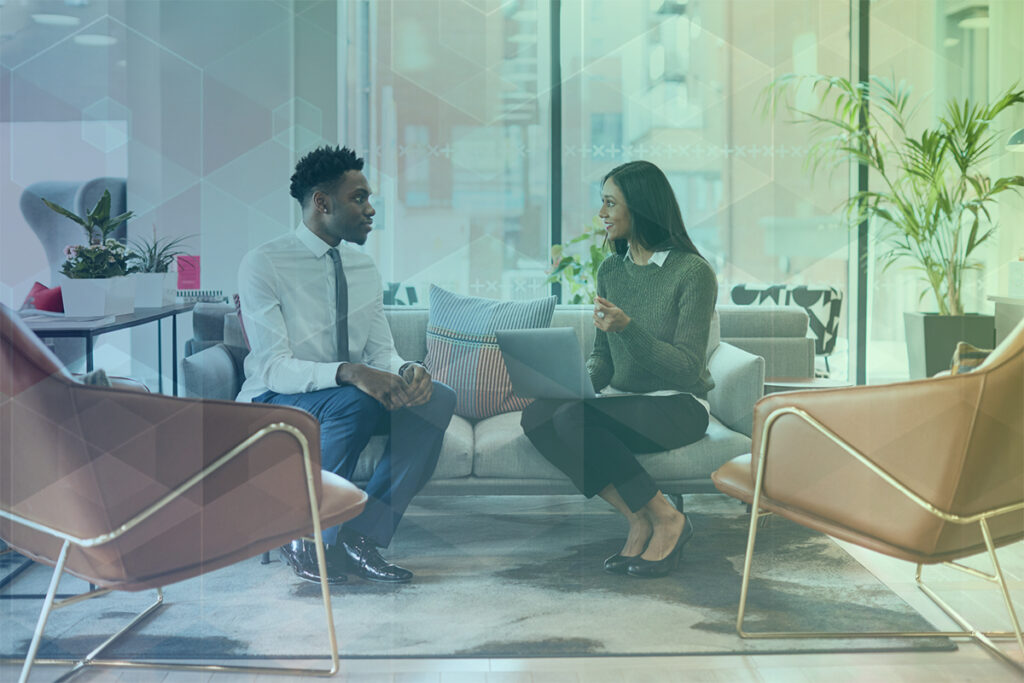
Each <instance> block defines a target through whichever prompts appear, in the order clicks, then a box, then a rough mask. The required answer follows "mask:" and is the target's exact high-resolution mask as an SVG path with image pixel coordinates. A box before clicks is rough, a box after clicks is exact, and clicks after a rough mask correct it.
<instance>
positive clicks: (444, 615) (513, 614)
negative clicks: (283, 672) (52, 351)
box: [0, 494, 955, 658]
mask: <svg viewBox="0 0 1024 683" xmlns="http://www.w3.org/2000/svg"><path fill="white" fill-rule="evenodd" d="M686 512H687V514H690V515H691V519H692V521H693V524H694V527H695V530H696V536H695V537H694V539H693V540H692V541H691V542H690V544H689V545H688V546H687V547H686V553H685V555H684V558H683V562H682V564H681V565H680V568H679V570H678V571H677V572H675V573H674V574H672V575H670V576H669V577H668V578H664V579H655V580H642V579H633V578H629V577H623V576H614V575H610V574H606V573H605V572H604V571H602V569H601V562H602V561H603V559H604V558H605V557H606V556H608V555H611V554H613V553H614V552H616V551H617V550H618V549H619V548H620V546H621V543H622V539H623V538H624V534H625V523H624V522H623V521H622V520H621V518H619V517H618V515H617V514H616V513H614V512H613V511H612V510H611V509H610V508H609V507H608V506H607V505H605V504H604V503H603V502H602V501H600V500H593V501H584V500H583V499H582V498H581V497H566V496H547V497H540V496H537V497H529V496H524V497H461V498H422V499H421V500H420V501H418V502H417V503H416V505H415V506H414V508H412V509H410V511H409V513H408V514H407V516H406V518H405V520H404V521H403V522H402V526H401V528H400V530H399V533H398V535H397V537H396V538H395V541H394V543H393V544H392V547H391V548H390V549H388V550H387V551H386V553H385V554H386V556H387V557H388V558H389V559H392V560H394V561H396V562H398V563H399V564H402V565H403V566H406V567H408V568H410V569H412V570H413V571H415V572H416V578H415V580H414V581H413V582H412V583H410V584H407V585H402V586H387V585H380V584H372V583H368V582H365V581H362V580H359V579H356V578H355V577H350V580H349V583H348V584H345V585H341V586H336V587H334V588H333V591H332V601H333V606H334V612H335V617H336V623H337V627H338V637H339V642H340V645H341V650H342V653H343V654H344V655H345V656H350V657H403V656H410V657H432V656H443V657H535V656H537V657H548V656H550V657H572V656H584V655H586V656H593V655H655V654H658V655H684V654H730V653H754V652H758V653H769V652H788V653H792V652H809V651H815V652H820V651H845V652H850V651H864V650H897V649H918V650H923V649H943V650H948V649H953V648H954V647H955V646H954V645H953V644H952V643H951V642H950V641H946V640H940V639H919V640H913V641H906V640H903V641H896V640H894V641H867V640H859V641H854V640H838V641H794V640H791V641H757V640H754V641H749V640H748V641H745V640H742V639H741V638H739V637H738V636H737V635H736V633H735V630H734V624H735V619H736V606H737V603H738V599H739V588H740V577H741V572H742V565H743V553H744V549H745V545H746V534H747V520H748V519H749V518H748V516H747V515H746V513H745V510H744V506H743V505H741V504H739V503H738V502H736V501H734V500H732V499H729V498H726V497H724V496H719V495H713V494H708V495H697V496H688V497H687V498H686ZM271 555H272V560H273V561H272V563H271V564H269V565H261V564H260V563H259V560H258V558H253V559H251V560H247V561H245V562H241V563H239V564H237V565H234V566H232V567H228V568H225V569H222V570H220V571H217V572H214V573H211V574H208V575H206V576H204V577H200V578H197V579H193V580H190V581H186V582H183V583H179V584H175V585H172V586H169V587H168V588H167V589H166V590H165V595H166V603H165V606H164V607H163V608H162V609H161V610H160V611H159V612H158V613H157V614H156V615H155V616H154V617H152V618H151V619H150V620H149V621H147V622H146V623H145V624H144V626H143V627H142V628H141V629H139V630H138V631H137V632H136V634H134V635H131V636H129V637H127V638H126V639H124V641H123V643H122V644H121V645H119V646H118V647H117V648H116V649H114V650H113V651H112V652H111V655H114V654H116V655H120V656H131V657H151V658H180V657H187V658H195V657H209V658H233V657H240V658H254V657H287V656H319V655H324V654H325V653H326V652H327V635H326V629H325V627H324V618H323V607H322V601H321V599H320V593H319V590H320V589H319V586H318V585H314V584H309V583H305V582H302V581H300V580H298V579H297V578H296V577H295V576H294V575H293V574H292V573H291V570H290V569H289V568H288V567H287V566H285V565H284V564H283V563H282V562H281V561H280V560H279V558H278V557H277V553H276V552H273V553H271ZM2 571H3V568H2V567H0V572H2ZM754 575H755V577H756V578H755V580H753V581H752V583H751V593H750V600H749V608H748V615H749V616H748V620H747V628H748V630H751V631H756V630H758V629H764V630H836V631H844V630H858V629H870V630H916V631H921V630H926V631H927V630H932V626H931V625H930V624H929V623H928V622H926V621H925V620H924V619H923V618H922V617H921V616H919V615H918V614H917V613H916V612H914V611H913V610H912V609H911V608H910V607H909V606H908V605H907V604H906V603H905V602H904V601H903V600H901V599H900V598H899V597H897V596H896V595H894V594H893V593H892V592H891V591H889V590H888V589H887V588H886V587H885V586H884V585H882V584H881V583H880V582H878V581H877V580H876V579H875V578H874V577H873V576H872V575H871V574H870V573H869V572H867V571H866V570H865V569H864V568H863V567H862V566H861V565H860V564H859V563H857V562H856V561H855V560H853V559H852V558H851V557H850V556H849V555H847V553H846V552H845V551H843V550H842V549H841V548H840V547H839V546H838V545H836V544H835V543H834V542H833V541H831V540H830V539H829V538H827V537H825V536H822V535H820V534H815V533H812V532H810V531H808V530H806V529H804V528H803V527H800V526H797V525H795V524H792V523H790V522H787V521H785V520H782V519H778V518H769V522H768V524H767V526H766V527H765V528H764V529H762V530H761V532H760V533H759V535H758V554H757V555H756V556H755V560H754ZM48 577H49V569H48V568H44V567H39V566H34V567H32V568H31V569H30V570H29V571H28V572H26V573H25V574H24V575H23V576H22V577H19V578H18V579H17V580H16V581H15V582H14V583H13V584H12V585H11V586H9V587H8V588H6V589H5V591H4V593H5V594H7V595H10V594H15V593H35V592H40V593H41V592H44V591H45V590H46V583H47V580H48ZM82 589H84V584H83V583H82V582H80V581H78V580H75V579H66V580H65V581H64V583H63V584H62V586H61V592H67V593H70V592H77V591H80V590H82ZM152 596H153V593H152V592H147V593H141V594H123V595H122V594H111V595H107V596H104V597H100V598H96V599H95V600H91V601H86V602H85V603H83V604H79V605H73V606H70V607H67V608H65V609H62V610H59V611H58V612H56V613H55V614H54V615H53V617H52V618H51V620H50V623H49V625H48V627H47V634H48V637H47V638H46V639H45V640H44V642H43V645H42V648H41V650H40V656H42V657H46V656H66V655H67V654H72V655H82V654H84V653H85V652H88V651H89V650H90V649H91V648H92V647H95V645H97V644H98V643H99V642H102V640H103V639H104V637H105V636H106V635H109V634H110V633H112V632H114V631H115V630H117V629H118V628H120V626H121V625H122V624H123V623H125V622H127V621H128V619H129V618H130V617H131V616H132V615H133V614H134V613H135V612H136V611H138V610H140V609H141V608H143V607H144V606H145V605H147V604H148V603H149V602H150V601H152ZM39 606H40V601H39V600H12V599H4V600H2V601H0V610H2V611H3V614H2V619H3V623H4V628H3V629H2V633H0V651H2V652H3V653H4V654H5V655H7V656H11V655H14V656H18V655H22V654H23V653H24V652H25V650H26V649H27V644H28V639H29V638H30V636H31V633H32V629H33V627H34V625H35V620H36V617H37V615H38V609H39Z"/></svg>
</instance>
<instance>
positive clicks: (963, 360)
mask: <svg viewBox="0 0 1024 683" xmlns="http://www.w3.org/2000/svg"><path fill="white" fill-rule="evenodd" d="M990 353H992V349H979V348H978V347H977V346H971V345H970V344H968V343H967V342H957V344H956V351H954V352H953V362H952V363H951V364H950V370H951V371H952V374H954V375H962V374H963V373H965V372H970V371H971V370H973V369H974V368H976V367H978V366H979V365H981V364H982V363H984V362H985V359H986V358H988V354H990Z"/></svg>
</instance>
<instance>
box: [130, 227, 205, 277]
mask: <svg viewBox="0 0 1024 683" xmlns="http://www.w3.org/2000/svg"><path fill="white" fill-rule="evenodd" d="M191 238H192V235H185V236H183V237H176V238H174V239H163V238H160V237H157V236H156V226H153V240H152V241H149V240H147V239H145V238H142V239H139V240H129V242H128V246H129V252H128V262H129V268H128V272H129V273H166V272H168V270H170V267H171V265H172V264H173V263H174V259H175V258H176V257H178V256H180V255H181V254H184V253H186V252H185V250H184V249H181V248H180V247H181V246H182V245H183V244H184V243H186V242H187V241H188V240H189V239H191Z"/></svg>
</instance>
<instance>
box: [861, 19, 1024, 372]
mask: <svg viewBox="0 0 1024 683" xmlns="http://www.w3.org/2000/svg"><path fill="white" fill-rule="evenodd" d="M1022 28H1024V4H1022V3H1020V2H1017V0H914V2H899V1H889V2H873V3H871V24H870V60H869V64H870V70H871V73H872V74H877V75H879V76H882V77H886V78H894V79H895V80H896V81H904V82H905V83H906V85H907V86H909V88H910V91H911V97H912V104H914V105H916V106H918V107H919V110H918V111H917V113H916V115H915V116H914V118H913V119H912V126H911V131H910V132H911V133H912V134H919V133H920V131H921V129H922V128H924V127H926V126H934V125H935V121H937V120H938V118H939V117H940V116H943V115H945V114H946V106H947V103H948V102H949V101H950V100H956V101H959V102H963V101H964V99H965V98H967V99H969V100H970V102H971V103H972V104H982V103H986V102H988V101H989V98H990V97H996V96H998V95H999V94H1001V93H1003V92H1004V91H1005V90H1006V89H1007V88H1008V87H1010V86H1012V85H1013V84H1014V83H1015V82H1016V83H1018V85H1019V84H1020V78H1021V65H1022V64H1024V61H1022V56H1021V47H1020V39H1019V36H1020V31H1021V29H1022ZM1018 109H1019V108H1018ZM1022 123H1024V112H1019V111H1017V112H1008V113H1006V114H1004V115H1003V116H1002V117H1000V119H999V120H997V121H996V122H995V126H994V127H995V128H996V129H997V130H999V131H1003V133H1004V137H1001V138H1000V139H999V140H1000V142H999V143H998V144H997V145H996V147H995V148H994V149H993V150H992V153H991V158H990V163H989V164H988V165H987V166H986V167H985V168H984V171H985V172H987V173H989V174H991V175H992V176H993V177H999V176H1004V175H1011V174H1015V175H1019V174H1021V173H1022V171H1024V157H1022V156H1021V155H1019V154H1010V153H1007V152H1006V151H1005V150H1004V149H1003V144H1002V143H1003V142H1005V139H1006V138H1008V136H1009V135H1010V132H1011V131H1012V130H1014V129H1016V128H1019V127H1020V126H1021V125H1022ZM1003 133H1001V134H1003ZM1017 159H1020V160H1021V161H1017ZM993 216H994V218H995V219H996V220H997V221H998V223H999V226H998V229H997V232H996V234H995V236H994V238H992V239H990V240H989V241H988V242H987V243H986V244H985V245H983V246H982V247H981V248H979V249H978V250H977V251H976V252H975V254H974V256H975V257H976V259H977V261H978V263H979V265H980V266H981V268H980V269H978V270H974V271H970V272H968V273H967V277H966V280H965V282H964V286H963V305H964V310H965V311H967V312H971V313H991V312H992V304H991V302H990V301H989V299H988V297H989V296H992V295H996V296H998V295H1002V296H1005V295H1006V293H1005V292H1006V277H1005V271H1006V266H1007V264H1008V262H1009V261H1010V260H1011V259H1012V258H1016V256H1017V252H1018V251H1019V250H1020V249H1021V247H1022V246H1024V231H1022V230H1020V228H1019V226H1020V225H1021V220H1022V203H1021V200H1020V198H1019V197H1014V196H1012V194H1011V193H1006V194H1003V195H1000V196H999V198H998V205H997V206H996V207H995V210H994V214H993ZM871 234H872V241H871V257H872V258H871V265H872V270H871V280H870V289H869V292H868V293H867V296H868V303H869V306H868V311H869V313H868V321H867V322H868V346H867V349H868V354H867V371H868V380H869V382H870V383H880V382H884V381H891V380H899V379H905V378H906V377H907V376H908V369H907V366H908V361H907V352H906V345H905V331H904V321H903V313H904V312H905V311H922V312H933V311H936V310H937V304H936V302H935V298H934V295H933V294H932V293H931V291H930V290H928V291H927V292H925V291H924V290H925V288H926V283H925V282H924V280H923V279H922V275H921V273H920V272H919V271H916V270H912V269H910V268H909V267H908V266H909V265H910V264H909V263H907V262H897V263H896V264H894V265H893V267H891V268H889V269H888V270H884V269H883V268H882V263H881V261H880V260H878V258H877V257H878V254H879V253H880V252H881V248H882V245H881V244H880V243H879V241H878V239H877V235H878V231H877V229H876V228H875V226H873V227H872V233H871Z"/></svg>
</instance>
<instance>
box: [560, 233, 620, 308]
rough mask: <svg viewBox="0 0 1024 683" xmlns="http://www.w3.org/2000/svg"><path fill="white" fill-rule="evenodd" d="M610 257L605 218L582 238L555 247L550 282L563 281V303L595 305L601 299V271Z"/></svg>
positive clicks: (575, 238)
mask: <svg viewBox="0 0 1024 683" xmlns="http://www.w3.org/2000/svg"><path fill="white" fill-rule="evenodd" d="M606 256H608V244H607V233H606V232H605V229H604V225H603V224H602V223H601V219H600V218H598V217H597V216H594V220H593V221H591V223H590V225H589V226H587V228H586V229H585V230H584V231H583V232H582V233H581V234H579V235H578V236H576V237H574V238H572V239H571V240H569V241H568V242H566V243H565V244H564V245H563V244H556V245H554V246H553V247H551V270H550V271H549V275H548V279H547V282H548V283H555V282H560V283H562V284H563V285H564V286H565V289H563V290H562V303H565V304H592V303H594V297H595V296H597V269H598V268H599V267H600V266H601V262H602V261H604V259H605V257H606Z"/></svg>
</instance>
